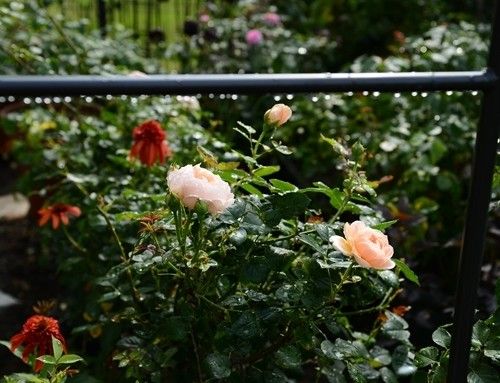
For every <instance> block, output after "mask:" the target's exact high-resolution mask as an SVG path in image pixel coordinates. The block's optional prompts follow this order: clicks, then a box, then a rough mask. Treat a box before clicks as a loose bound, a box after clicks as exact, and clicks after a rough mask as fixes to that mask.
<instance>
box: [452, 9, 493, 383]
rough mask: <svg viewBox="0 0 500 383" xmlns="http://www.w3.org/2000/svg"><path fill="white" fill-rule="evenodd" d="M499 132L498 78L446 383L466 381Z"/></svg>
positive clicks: (482, 135) (483, 141)
mask: <svg viewBox="0 0 500 383" xmlns="http://www.w3.org/2000/svg"><path fill="white" fill-rule="evenodd" d="M491 33H492V34H491V45H490V53H489V59H488V70H490V71H493V72H494V73H496V74H497V75H500V4H499V2H496V11H495V16H494V20H493V23H492V32H491ZM499 133H500V81H499V80H497V81H496V82H495V84H494V85H493V87H492V88H491V89H488V90H486V91H485V92H484V95H483V103H482V109H481V118H480V120H479V126H478V130H477V136H476V144H475V149H474V160H473V169H472V180H471V182H472V183H471V187H470V193H469V199H468V204H467V212H466V218H465V219H466V220H465V227H464V234H463V243H462V251H461V254H460V265H459V271H458V282H457V291H456V296H455V313H454V324H453V333H452V339H451V350H450V362H449V366H448V379H447V382H448V383H465V382H466V381H467V373H468V370H469V354H470V347H471V336H472V326H473V324H474V310H475V305H476V295H477V288H478V284H479V277H480V274H481V264H482V258H483V250H484V239H485V234H486V222H487V219H488V207H489V202H490V197H491V183H492V178H493V170H494V166H495V156H496V151H497V140H498V136H499Z"/></svg>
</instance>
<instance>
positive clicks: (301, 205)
mask: <svg viewBox="0 0 500 383" xmlns="http://www.w3.org/2000/svg"><path fill="white" fill-rule="evenodd" d="M267 200H268V202H269V203H268V204H267V206H266V207H265V208H264V220H265V221H266V223H267V224H268V225H269V226H275V225H277V224H278V223H279V222H280V221H281V220H282V219H290V218H293V217H296V216H299V215H301V214H303V213H304V211H305V210H306V208H307V206H308V205H309V203H310V202H311V200H310V199H309V198H308V197H307V196H306V195H305V194H304V193H300V192H294V193H286V194H283V195H272V196H270V197H268V198H267Z"/></svg>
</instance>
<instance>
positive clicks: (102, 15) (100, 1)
mask: <svg viewBox="0 0 500 383" xmlns="http://www.w3.org/2000/svg"><path fill="white" fill-rule="evenodd" d="M97 20H98V22H99V29H100V30H101V36H102V37H106V24H107V20H106V2H105V0H97Z"/></svg>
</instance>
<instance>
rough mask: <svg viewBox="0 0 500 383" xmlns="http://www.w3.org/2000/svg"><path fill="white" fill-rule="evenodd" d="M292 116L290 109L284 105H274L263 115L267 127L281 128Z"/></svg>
mask: <svg viewBox="0 0 500 383" xmlns="http://www.w3.org/2000/svg"><path fill="white" fill-rule="evenodd" d="M291 116H292V109H290V107H289V106H287V105H285V104H276V105H274V106H273V107H272V108H271V109H269V110H268V111H267V112H266V113H265V114H264V121H266V123H268V124H269V125H276V126H281V125H283V124H284V123H285V122H287V121H288V119H289V118H290V117H291Z"/></svg>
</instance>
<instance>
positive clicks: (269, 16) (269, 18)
mask: <svg viewBox="0 0 500 383" xmlns="http://www.w3.org/2000/svg"><path fill="white" fill-rule="evenodd" d="M264 22H265V23H266V24H267V25H270V26H273V27H275V26H277V25H279V24H280V23H281V17H280V15H278V14H277V13H275V12H267V13H266V14H265V15H264Z"/></svg>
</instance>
